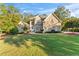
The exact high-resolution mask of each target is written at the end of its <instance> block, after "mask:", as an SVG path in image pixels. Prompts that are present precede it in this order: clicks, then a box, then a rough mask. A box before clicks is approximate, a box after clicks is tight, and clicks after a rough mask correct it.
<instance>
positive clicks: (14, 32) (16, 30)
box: [10, 27, 18, 34]
mask: <svg viewBox="0 0 79 59" xmlns="http://www.w3.org/2000/svg"><path fill="white" fill-rule="evenodd" d="M10 33H11V34H17V33H18V28H17V27H14V28H12V29H11V30H10Z"/></svg>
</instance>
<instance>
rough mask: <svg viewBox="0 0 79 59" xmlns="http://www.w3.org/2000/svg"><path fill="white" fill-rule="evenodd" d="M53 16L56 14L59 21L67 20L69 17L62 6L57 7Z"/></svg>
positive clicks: (68, 12) (66, 10)
mask: <svg viewBox="0 0 79 59" xmlns="http://www.w3.org/2000/svg"><path fill="white" fill-rule="evenodd" d="M54 14H56V16H57V17H59V19H61V20H63V19H64V18H67V17H69V16H70V11H69V9H66V8H65V7H64V6H61V7H58V8H57V9H56V10H55V12H54Z"/></svg>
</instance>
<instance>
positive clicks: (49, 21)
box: [43, 14, 61, 32]
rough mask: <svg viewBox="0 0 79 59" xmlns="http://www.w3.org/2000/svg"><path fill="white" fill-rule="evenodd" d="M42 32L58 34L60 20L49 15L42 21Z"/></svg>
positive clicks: (53, 15)
mask: <svg viewBox="0 0 79 59" xmlns="http://www.w3.org/2000/svg"><path fill="white" fill-rule="evenodd" d="M43 30H44V31H43V32H52V31H55V32H60V31H61V20H60V19H59V18H58V17H57V16H56V15H55V14H50V15H48V17H47V18H46V19H45V20H44V21H43Z"/></svg>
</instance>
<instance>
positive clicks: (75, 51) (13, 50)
mask: <svg viewBox="0 0 79 59" xmlns="http://www.w3.org/2000/svg"><path fill="white" fill-rule="evenodd" d="M0 55H1V56H8V55H9V56H46V55H49V56H57V55H58V56H61V55H62V56H67V55H69V56H72V55H73V56H74V55H75V56H77V55H79V36H78V35H66V34H60V33H53V34H52V33H49V34H34V35H29V34H17V35H8V36H7V37H6V39H4V40H0Z"/></svg>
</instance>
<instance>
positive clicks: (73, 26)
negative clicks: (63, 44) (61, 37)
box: [62, 18, 79, 32]
mask: <svg viewBox="0 0 79 59" xmlns="http://www.w3.org/2000/svg"><path fill="white" fill-rule="evenodd" d="M62 30H64V31H73V32H79V18H69V19H68V20H66V21H63V26H62Z"/></svg>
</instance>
